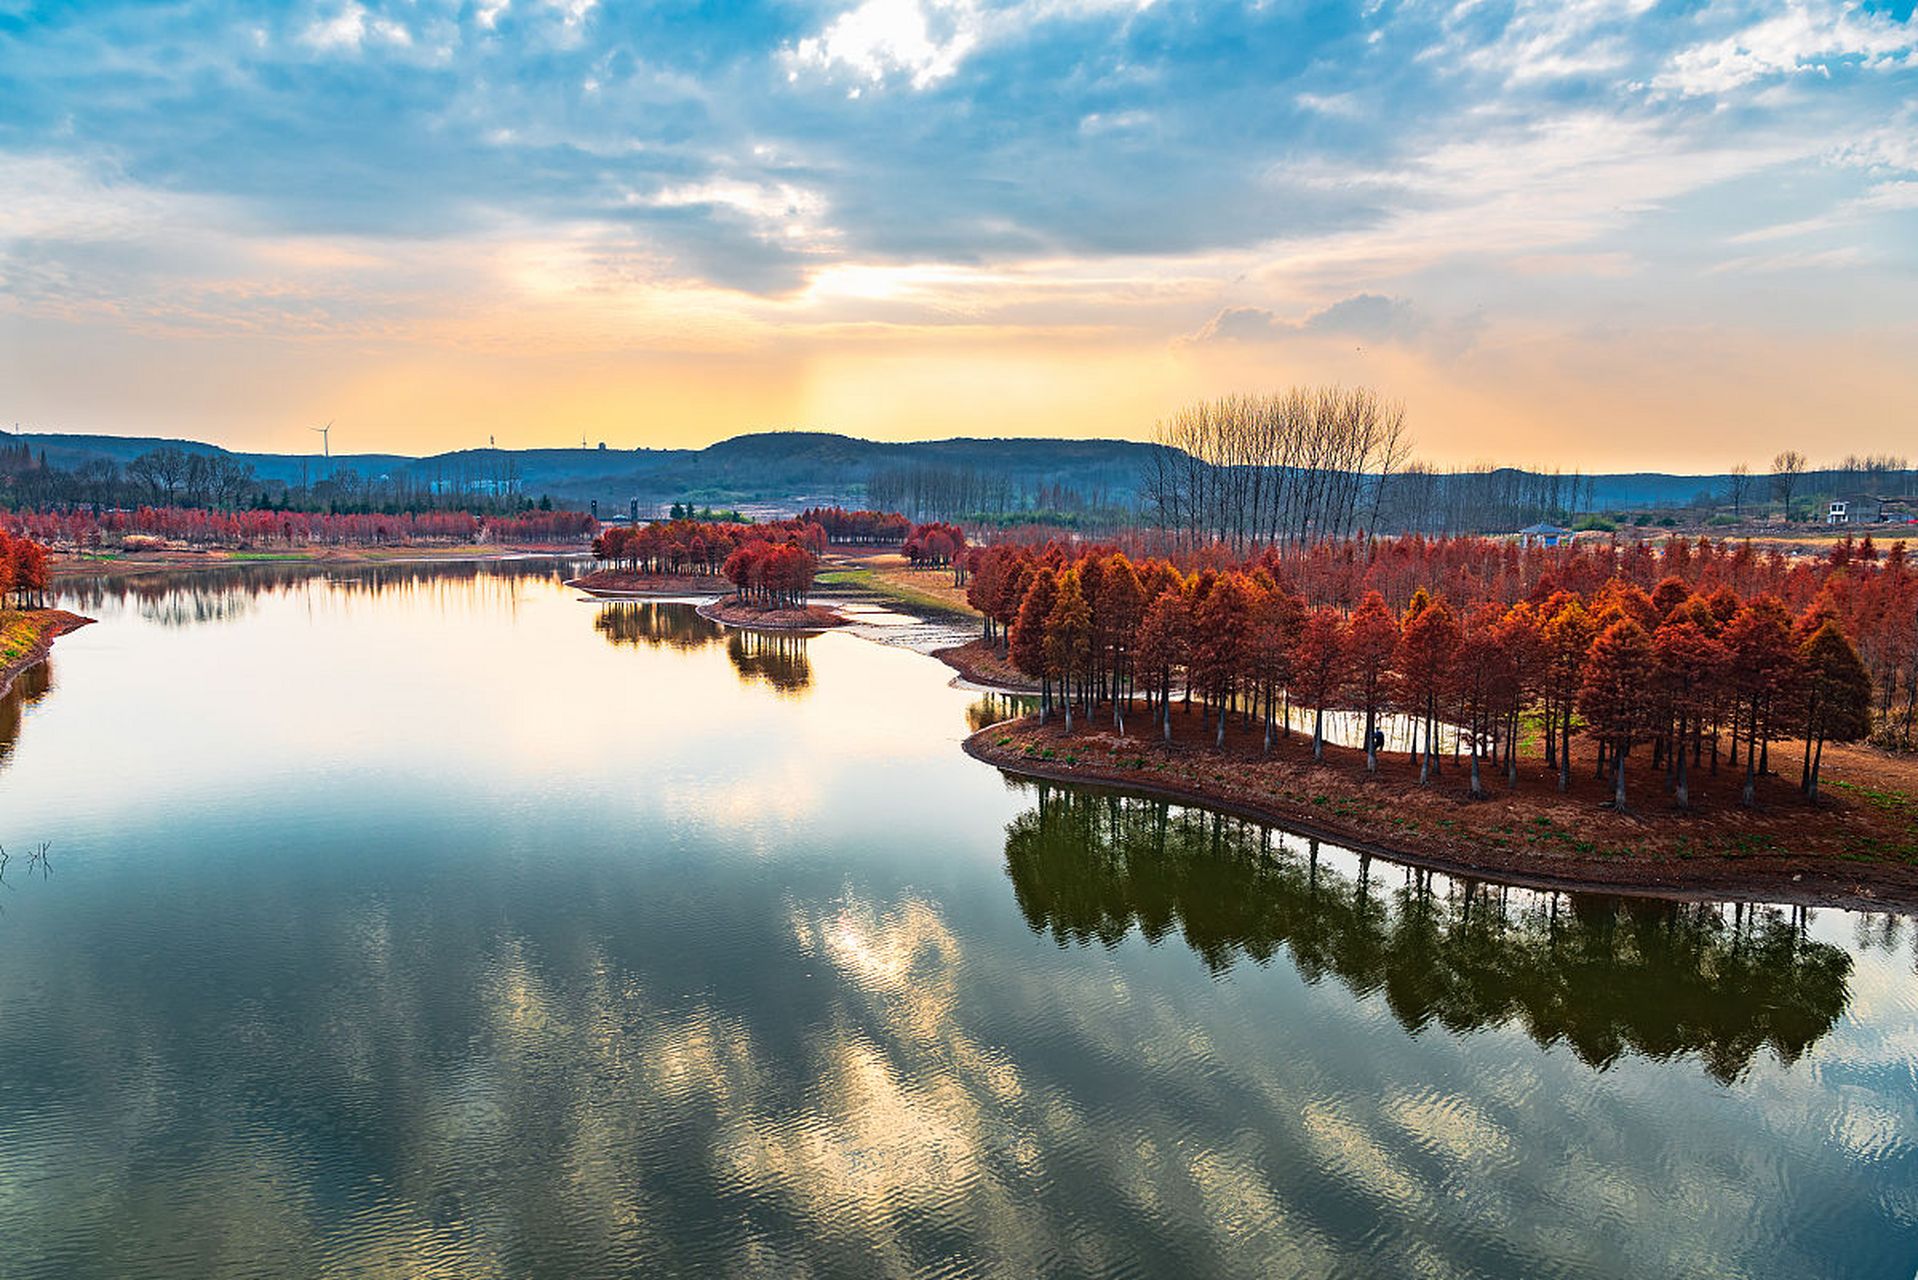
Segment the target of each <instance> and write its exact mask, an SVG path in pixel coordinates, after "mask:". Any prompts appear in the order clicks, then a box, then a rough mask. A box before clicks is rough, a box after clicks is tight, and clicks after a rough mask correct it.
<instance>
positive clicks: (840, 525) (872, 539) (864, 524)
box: [799, 507, 912, 546]
mask: <svg viewBox="0 0 1918 1280" xmlns="http://www.w3.org/2000/svg"><path fill="white" fill-rule="evenodd" d="M799 518H800V519H801V520H804V521H809V522H811V523H813V524H816V525H818V526H819V527H820V528H822V529H824V530H825V531H826V537H827V538H828V539H829V540H830V541H833V542H856V543H869V544H872V543H876V544H883V545H886V546H891V545H893V544H895V543H900V542H904V541H905V540H906V536H907V535H908V534H909V533H911V531H912V522H911V521H910V520H908V519H906V517H904V516H902V515H900V514H899V513H898V512H897V511H848V510H846V509H845V508H844V507H808V508H807V509H806V510H804V511H802V512H800V513H799Z"/></svg>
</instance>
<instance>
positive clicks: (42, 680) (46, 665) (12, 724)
mask: <svg viewBox="0 0 1918 1280" xmlns="http://www.w3.org/2000/svg"><path fill="white" fill-rule="evenodd" d="M52 689H53V661H52V659H44V660H42V661H40V662H36V663H34V664H33V665H32V666H30V667H28V668H27V669H26V670H25V671H22V672H21V673H20V674H19V675H18V676H16V677H15V678H14V681H13V687H12V688H11V689H8V690H7V692H6V693H5V694H4V695H0V768H5V767H6V763H7V759H8V758H9V757H10V756H12V755H13V744H14V743H15V742H17V741H19V739H20V726H21V724H22V723H23V722H24V721H25V719H26V712H27V708H28V707H31V706H32V705H33V704H34V703H36V702H38V701H40V699H42V698H44V697H46V696H47V694H48V693H49V692H51V691H52Z"/></svg>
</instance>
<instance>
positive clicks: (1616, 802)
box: [1612, 747, 1625, 813]
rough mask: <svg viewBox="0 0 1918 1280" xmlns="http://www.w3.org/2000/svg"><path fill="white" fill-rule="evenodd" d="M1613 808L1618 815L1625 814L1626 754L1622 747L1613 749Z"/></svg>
mask: <svg viewBox="0 0 1918 1280" xmlns="http://www.w3.org/2000/svg"><path fill="white" fill-rule="evenodd" d="M1612 760H1613V765H1612V779H1613V791H1612V808H1613V810H1614V811H1616V812H1618V813H1624V812H1625V752H1624V750H1623V748H1622V747H1613V748H1612Z"/></svg>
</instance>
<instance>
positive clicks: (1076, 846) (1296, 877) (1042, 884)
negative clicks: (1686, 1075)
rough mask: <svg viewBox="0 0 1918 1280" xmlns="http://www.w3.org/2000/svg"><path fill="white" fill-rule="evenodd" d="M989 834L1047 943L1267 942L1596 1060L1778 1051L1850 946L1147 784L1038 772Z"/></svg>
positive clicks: (1836, 1000) (1813, 1027) (1844, 964)
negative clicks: (1522, 883) (1368, 846)
mask: <svg viewBox="0 0 1918 1280" xmlns="http://www.w3.org/2000/svg"><path fill="white" fill-rule="evenodd" d="M1036 789H1037V792H1038V802H1037V804H1036V805H1035V806H1034V807H1033V808H1032V809H1031V810H1029V811H1027V812H1026V813H1024V814H1021V815H1020V816H1019V817H1018V819H1017V820H1015V821H1014V822H1013V824H1012V825H1011V826H1010V827H1009V828H1008V829H1007V832H1006V868H1007V872H1008V874H1009V875H1010V876H1011V877H1012V883H1013V890H1014V892H1015V894H1016V895H1017V896H1018V900H1019V908H1020V910H1021V911H1022V912H1023V913H1024V914H1025V917H1026V922H1027V923H1028V924H1029V925H1031V926H1032V928H1033V929H1034V930H1035V931H1040V930H1043V931H1046V932H1049V933H1050V934H1051V935H1052V936H1053V937H1054V938H1055V939H1057V940H1058V942H1059V943H1060V945H1061V946H1064V945H1067V944H1068V943H1080V944H1085V943H1090V942H1093V941H1098V942H1101V943H1103V944H1105V945H1106V946H1112V945H1114V944H1116V943H1117V942H1118V941H1120V940H1121V939H1123V938H1124V937H1125V936H1126V935H1127V934H1128V933H1129V932H1130V931H1131V930H1132V929H1134V928H1136V929H1138V930H1139V931H1140V933H1142V934H1143V935H1144V936H1145V937H1146V938H1148V939H1150V940H1152V941H1153V942H1158V941H1159V940H1161V939H1162V938H1165V937H1166V936H1168V935H1169V934H1171V933H1172V932H1173V931H1175V930H1176V931H1177V933H1178V934H1179V936H1180V937H1182V938H1183V939H1184V942H1185V944H1186V945H1187V946H1189V947H1191V948H1192V950H1193V951H1195V952H1197V953H1198V954H1199V955H1200V956H1201V957H1203V958H1204V960H1205V962H1206V964H1207V965H1208V966H1210V967H1211V968H1213V969H1215V970H1222V969H1226V968H1229V967H1230V966H1231V965H1233V964H1234V963H1235V962H1236V961H1237V960H1239V959H1240V958H1241V957H1245V958H1249V959H1251V960H1253V961H1255V962H1257V963H1259V964H1266V963H1269V962H1270V961H1272V960H1273V958H1274V957H1276V956H1278V955H1279V954H1280V953H1281V952H1285V953H1287V954H1289V957H1290V961H1291V963H1292V964H1293V965H1295V966H1296V967H1297V968H1298V970H1299V972H1300V973H1301V974H1302V975H1304V976H1305V978H1306V979H1307V980H1308V981H1311V982H1318V981H1321V980H1322V979H1324V978H1325V977H1327V976H1331V977H1334V978H1337V979H1338V980H1339V981H1340V982H1342V983H1343V984H1344V985H1345V986H1346V987H1347V988H1349V989H1350V990H1351V991H1352V992H1353V994H1354V995H1358V996H1372V995H1378V996H1380V997H1381V998H1382V999H1383V1000H1384V1002H1385V1005H1386V1007H1387V1008H1389V1009H1390V1010H1391V1011H1392V1014H1393V1016H1394V1017H1396V1018H1397V1019H1398V1021H1399V1022H1400V1024H1401V1025H1403V1026H1404V1027H1405V1028H1406V1029H1407V1030H1409V1031H1413V1032H1417V1031H1420V1030H1422V1029H1424V1028H1425V1027H1426V1026H1427V1025H1428V1024H1432V1023H1437V1024H1438V1025H1440V1026H1443V1027H1444V1028H1445V1029H1446V1030H1448V1031H1450V1032H1452V1033H1454V1034H1458V1033H1463V1032H1470V1031H1475V1030H1478V1029H1479V1028H1482V1027H1487V1026H1500V1025H1506V1024H1511V1025H1515V1026H1518V1027H1522V1028H1523V1029H1524V1030H1525V1032H1526V1034H1527V1035H1529V1036H1531V1038H1532V1039H1533V1040H1535V1041H1536V1042H1538V1043H1539V1044H1541V1045H1551V1044H1555V1043H1559V1042H1563V1043H1566V1044H1568V1045H1570V1046H1571V1048H1572V1050H1573V1051H1574V1052H1575V1053H1577V1055H1578V1056H1579V1058H1580V1059H1581V1060H1582V1061H1584V1062H1586V1063H1589V1064H1590V1065H1592V1066H1594V1067H1597V1068H1598V1069H1599V1070H1601V1071H1602V1070H1604V1069H1606V1068H1607V1067H1609V1066H1611V1065H1612V1064H1613V1063H1615V1062H1616V1061H1617V1060H1618V1059H1619V1058H1620V1057H1621V1056H1622V1055H1624V1054H1626V1053H1638V1054H1642V1055H1644V1056H1646V1057H1650V1058H1656V1059H1663V1058H1669V1057H1672V1056H1675V1055H1679V1054H1688V1055H1693V1056H1696V1057H1697V1058H1698V1059H1699V1061H1700V1062H1701V1063H1702V1064H1703V1065H1704V1067H1705V1069H1706V1070H1707V1071H1708V1072H1710V1073H1711V1074H1712V1076H1713V1077H1715V1078H1717V1079H1719V1080H1722V1081H1731V1080H1735V1079H1737V1078H1738V1076H1739V1075H1740V1074H1741V1073H1743V1072H1744V1070H1745V1068H1746V1067H1747V1065H1749V1063H1750V1062H1751V1059H1752V1055H1753V1054H1755V1053H1756V1052H1757V1051H1758V1050H1759V1049H1760V1048H1761V1047H1762V1048H1769V1049H1770V1050H1771V1052H1772V1054H1773V1055H1774V1056H1775V1057H1776V1058H1777V1060H1778V1061H1779V1062H1781V1063H1787V1064H1789V1063H1792V1062H1796V1061H1797V1060H1798V1059H1799V1058H1800V1057H1801V1056H1802V1055H1803V1054H1804V1053H1805V1051H1806V1050H1807V1049H1808V1048H1809V1047H1810V1046H1811V1045H1813V1044H1815V1043H1816V1042H1817V1041H1818V1039H1819V1038H1820V1037H1821V1036H1824V1035H1825V1034H1826V1033H1827V1032H1829V1031H1830V1030H1831V1028H1832V1025H1833V1024H1834V1023H1835V1022H1836V1021H1837V1020H1838V1017H1839V1015H1840V1014H1842V1013H1843V1012H1844V1009H1845V1001H1846V978H1847V975H1848V974H1849V973H1850V972H1851V957H1850V955H1849V954H1848V953H1847V952H1846V951H1845V950H1844V949H1843V948H1842V947H1837V946H1833V945H1830V944H1828V943H1821V942H1816V941H1812V940H1810V939H1808V938H1806V937H1805V936H1804V935H1803V933H1802V931H1801V928H1800V923H1799V917H1798V914H1797V913H1795V912H1787V911H1785V910H1783V909H1755V908H1754V909H1748V908H1746V907H1744V906H1742V905H1739V906H1726V905H1722V904H1717V903H1700V902H1665V901H1657V900H1649V899H1632V898H1614V897H1605V896H1601V895H1595V894H1558V893H1535V892H1530V891H1527V890H1519V889H1506V888H1504V887H1502V886H1498V885H1491V884H1483V883H1475V882H1472V881H1464V880H1454V879H1450V878H1447V877H1444V876H1437V875H1434V874H1432V873H1429V872H1423V873H1421V872H1418V871H1413V870H1403V869H1400V868H1397V867H1393V866H1391V865H1390V864H1378V863H1374V862H1373V861H1372V860H1370V859H1365V858H1359V859H1358V860H1357V862H1358V874H1357V875H1356V876H1348V875H1346V874H1343V873H1341V872H1340V871H1337V870H1334V869H1332V868H1331V867H1329V866H1326V865H1322V859H1321V857H1320V849H1319V842H1318V841H1316V840H1309V839H1305V838H1303V837H1296V836H1286V835H1284V834H1282V833H1279V832H1275V831H1274V830H1272V829H1271V828H1269V827H1263V826H1260V825H1258V824H1256V823H1251V822H1246V821H1243V820H1240V819H1236V818H1231V817H1226V816H1223V815H1220V814H1217V813H1208V812H1205V811H1203V810H1199V809H1192V808H1184V807H1180V806H1176V805H1168V804H1166V803H1164V802H1162V801H1154V800H1135V799H1126V798H1121V797H1119V796H1117V795H1113V794H1100V793H1093V792H1081V791H1075V790H1071V789H1062V788H1059V787H1049V786H1045V785H1039V786H1038V787H1037V788H1036Z"/></svg>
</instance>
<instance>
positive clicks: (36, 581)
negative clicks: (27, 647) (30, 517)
mask: <svg viewBox="0 0 1918 1280" xmlns="http://www.w3.org/2000/svg"><path fill="white" fill-rule="evenodd" d="M47 586H48V575H47V549H46V547H45V546H44V545H43V544H41V543H39V542H36V541H34V540H33V539H32V538H25V537H15V536H14V535H12V534H10V533H8V532H7V530H6V529H4V528H0V604H4V603H5V602H7V601H12V602H13V604H14V605H15V607H17V608H21V609H29V608H32V607H33V606H35V605H38V604H41V603H43V602H44V600H45V597H46V592H47Z"/></svg>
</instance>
